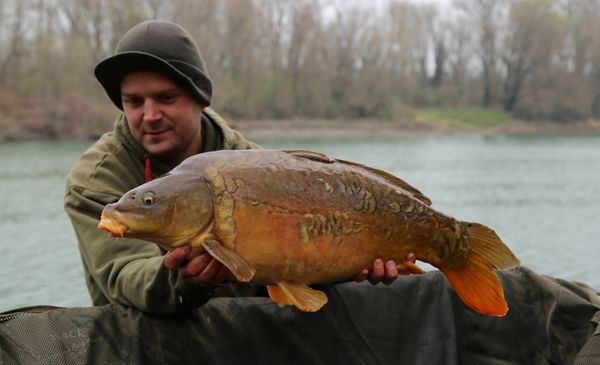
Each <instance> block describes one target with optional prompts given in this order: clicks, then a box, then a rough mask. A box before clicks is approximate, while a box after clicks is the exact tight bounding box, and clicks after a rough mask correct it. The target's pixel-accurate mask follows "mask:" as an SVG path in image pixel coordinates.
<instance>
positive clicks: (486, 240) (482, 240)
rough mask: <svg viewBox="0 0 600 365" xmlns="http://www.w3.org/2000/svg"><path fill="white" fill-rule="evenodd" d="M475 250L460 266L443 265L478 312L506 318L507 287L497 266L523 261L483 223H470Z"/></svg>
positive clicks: (452, 283)
mask: <svg viewBox="0 0 600 365" xmlns="http://www.w3.org/2000/svg"><path fill="white" fill-rule="evenodd" d="M467 227H468V229H469V235H470V237H471V250H470V252H469V255H468V257H467V259H466V261H465V263H464V264H463V265H462V266H460V267H444V266H440V270H441V271H442V272H443V273H444V275H446V277H447V278H448V280H449V281H450V284H451V285H452V287H453V288H454V290H455V291H456V293H457V294H458V296H459V297H460V298H461V299H462V301H463V302H465V304H467V305H468V306H469V307H471V308H472V309H473V310H475V311H476V312H479V313H482V314H487V315H490V316H497V317H502V316H504V315H505V314H506V313H507V312H508V305H507V304H506V300H505V298H504V290H503V289H502V284H501V282H500V278H499V277H498V275H497V274H496V272H495V270H496V269H505V268H509V267H512V266H517V265H519V264H520V262H519V260H518V259H517V258H516V257H515V256H514V254H513V253H512V252H511V251H510V249H509V248H508V247H507V246H506V245H505V244H504V243H503V242H502V241H501V240H500V238H499V237H498V236H497V235H496V233H495V232H494V231H493V230H492V229H490V228H488V227H486V226H484V225H481V224H478V223H467Z"/></svg>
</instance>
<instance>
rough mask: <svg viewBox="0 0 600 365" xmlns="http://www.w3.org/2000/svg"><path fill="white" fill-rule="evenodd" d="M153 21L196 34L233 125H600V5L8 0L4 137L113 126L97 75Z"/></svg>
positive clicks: (587, 1) (77, 133) (0, 73)
mask: <svg viewBox="0 0 600 365" xmlns="http://www.w3.org/2000/svg"><path fill="white" fill-rule="evenodd" d="M147 19H164V20H171V21H174V22H176V23H179V24H180V25H182V26H183V27H185V28H186V29H188V30H189V31H190V33H192V35H193V36H194V38H195V39H196V40H197V42H198V44H199V46H200V49H201V52H202V54H203V56H204V58H205V61H206V63H207V66H208V70H209V73H210V75H211V78H212V79H213V81H214V84H215V95H214V104H213V105H214V107H215V109H217V110H218V111H219V112H220V113H222V114H224V115H225V116H227V117H229V118H238V119H241V118H247V119H284V118H336V119H344V118H384V119H390V120H397V121H399V122H401V121H402V120H404V119H406V118H410V115H411V110H414V109H415V108H420V107H437V106H443V107H482V108H493V109H503V110H506V111H508V112H510V113H512V114H513V115H514V116H515V117H518V118H522V119H525V120H554V121H561V122H565V123H568V122H572V121H578V120H582V119H587V118H598V117H599V116H600V21H598V19H600V0H502V1H496V0H455V1H453V2H451V3H449V4H445V5H440V4H438V3H436V2H432V3H421V2H418V3H416V2H410V1H400V0H378V1H361V0H354V1H351V0H334V1H325V0H103V1H100V0H2V1H0V128H1V129H0V136H1V135H3V134H4V135H5V136H6V135H9V136H10V135H11V133H12V135H19V133H27V131H29V132H28V133H33V134H35V133H41V134H45V135H47V136H49V137H61V136H67V137H81V136H86V135H87V134H90V133H99V132H101V131H104V130H106V129H107V128H110V125H111V123H112V118H113V117H114V113H115V110H114V108H113V107H111V105H110V103H109V102H108V99H107V98H106V97H105V96H104V94H103V91H102V89H101V88H100V86H99V85H98V84H97V83H96V81H95V79H94V78H93V75H92V69H93V66H94V65H95V63H96V62H98V61H99V60H100V59H102V58H103V57H106V56H108V55H110V54H112V52H113V51H114V49H115V47H116V44H117V42H118V40H119V38H120V37H121V35H122V34H123V33H124V32H125V31H126V30H127V29H129V28H130V27H131V26H132V25H134V24H136V23H138V22H140V21H143V20H147ZM23 130H25V132H23Z"/></svg>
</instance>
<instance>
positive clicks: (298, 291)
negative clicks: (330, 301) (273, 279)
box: [267, 282, 327, 312]
mask: <svg viewBox="0 0 600 365" xmlns="http://www.w3.org/2000/svg"><path fill="white" fill-rule="evenodd" d="M267 290H268V291H269V296H270V297H271V299H273V301H275V302H276V303H278V304H288V305H294V306H295V307H296V308H298V309H300V310H301V311H303V312H316V311H318V310H319V309H321V308H322V307H323V306H324V305H325V303H327V295H326V294H325V293H323V292H322V291H320V290H315V289H311V288H309V287H308V286H306V285H302V284H293V283H287V282H279V283H277V284H276V286H275V285H269V286H267Z"/></svg>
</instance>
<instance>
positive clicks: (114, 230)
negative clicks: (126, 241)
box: [98, 214, 129, 238]
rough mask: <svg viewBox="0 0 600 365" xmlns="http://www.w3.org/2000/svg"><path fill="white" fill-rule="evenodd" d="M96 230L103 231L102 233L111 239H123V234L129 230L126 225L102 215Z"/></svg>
mask: <svg viewBox="0 0 600 365" xmlns="http://www.w3.org/2000/svg"><path fill="white" fill-rule="evenodd" d="M98 228H100V229H101V230H103V231H104V232H107V233H109V234H110V235H111V236H113V237H120V238H123V237H125V233H126V232H127V231H128V230H129V227H127V225H126V224H124V223H123V222H119V221H118V220H115V219H114V218H110V217H108V216H106V215H104V214H102V216H101V217H100V223H98Z"/></svg>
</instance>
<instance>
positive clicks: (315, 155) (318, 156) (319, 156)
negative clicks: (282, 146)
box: [283, 150, 336, 163]
mask: <svg viewBox="0 0 600 365" xmlns="http://www.w3.org/2000/svg"><path fill="white" fill-rule="evenodd" d="M283 152H285V153H288V154H290V155H292V156H296V157H302V158H307V159H309V160H313V161H319V162H325V163H333V162H335V161H336V160H335V159H333V158H331V157H329V156H327V155H326V154H324V153H320V152H313V151H308V150H284V151H283Z"/></svg>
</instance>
